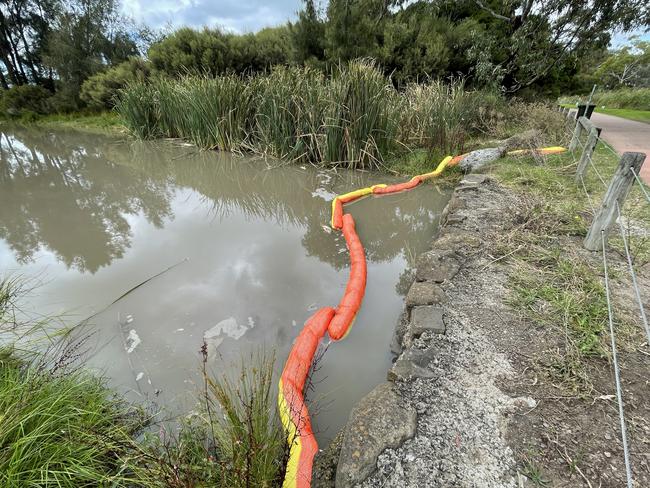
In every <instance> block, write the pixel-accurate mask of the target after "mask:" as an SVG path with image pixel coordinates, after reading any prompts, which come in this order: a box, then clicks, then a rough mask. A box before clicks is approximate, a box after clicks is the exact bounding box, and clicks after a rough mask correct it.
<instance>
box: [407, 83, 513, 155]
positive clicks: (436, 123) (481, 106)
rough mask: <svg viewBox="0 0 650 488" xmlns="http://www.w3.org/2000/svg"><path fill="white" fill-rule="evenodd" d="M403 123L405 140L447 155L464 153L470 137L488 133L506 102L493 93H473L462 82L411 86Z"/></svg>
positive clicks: (408, 89)
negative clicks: (492, 120) (488, 126)
mask: <svg viewBox="0 0 650 488" xmlns="http://www.w3.org/2000/svg"><path fill="white" fill-rule="evenodd" d="M405 99H406V102H407V107H405V108H404V109H403V110H402V111H401V113H402V119H401V121H400V131H402V135H401V140H403V141H408V142H409V143H415V144H416V145H418V146H421V147H426V148H428V149H430V150H433V149H437V150H439V151H442V152H444V153H445V154H451V153H456V152H458V151H460V152H462V151H463V149H464V147H465V142H466V140H467V138H468V137H469V136H470V134H473V133H476V132H477V131H481V130H483V129H487V127H485V126H487V125H491V124H490V122H491V118H492V116H494V114H495V113H496V110H497V109H498V108H500V105H502V104H503V101H502V100H501V99H500V98H499V97H498V96H496V95H494V94H492V93H490V92H469V91H466V90H465V86H464V82H463V81H462V80H458V81H452V82H451V83H449V84H445V83H442V82H441V81H434V82H431V83H427V84H422V85H418V84H410V85H408V86H407V87H406V90H405Z"/></svg>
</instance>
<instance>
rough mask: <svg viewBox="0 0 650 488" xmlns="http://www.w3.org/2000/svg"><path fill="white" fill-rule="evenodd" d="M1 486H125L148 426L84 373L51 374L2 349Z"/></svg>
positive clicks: (0, 365) (101, 385)
mask: <svg viewBox="0 0 650 488" xmlns="http://www.w3.org/2000/svg"><path fill="white" fill-rule="evenodd" d="M0 412H2V413H1V414H0V486H3V487H7V488H13V487H15V488H18V487H24V486H58V487H70V488H76V487H79V486H103V485H106V486H110V485H111V483H113V484H116V485H118V486H119V485H120V484H121V483H122V482H123V481H124V480H125V478H124V475H125V472H124V468H125V466H124V463H123V462H122V460H123V459H125V458H126V457H128V453H129V448H128V447H127V446H128V445H130V443H131V442H132V441H131V439H133V438H134V437H135V436H136V435H137V433H138V432H139V431H140V429H141V428H142V426H143V422H142V417H141V416H139V415H138V414H137V411H136V409H132V408H131V407H129V406H127V405H125V404H123V403H122V402H120V401H119V400H115V399H113V398H112V397H111V394H110V392H109V391H108V390H107V389H106V388H105V386H104V385H103V383H102V381H101V380H99V379H97V378H94V377H92V376H90V375H89V374H86V373H82V372H78V371H77V372H66V373H65V374H52V373H50V372H48V371H46V370H43V369H41V368H39V367H38V365H37V364H30V363H24V362H22V361H20V360H19V359H17V358H16V357H15V356H14V355H13V354H12V352H11V351H10V350H9V349H4V350H1V351H0Z"/></svg>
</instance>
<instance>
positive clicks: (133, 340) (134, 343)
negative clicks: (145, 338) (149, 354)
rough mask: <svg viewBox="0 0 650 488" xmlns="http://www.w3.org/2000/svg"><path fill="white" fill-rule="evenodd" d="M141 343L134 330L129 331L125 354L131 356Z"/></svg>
mask: <svg viewBox="0 0 650 488" xmlns="http://www.w3.org/2000/svg"><path fill="white" fill-rule="evenodd" d="M141 342H142V341H141V340H140V336H138V333H137V332H136V331H135V329H131V330H130V331H129V335H128V336H127V337H126V353H127V354H131V353H132V352H133V351H134V350H135V348H136V347H138V346H139V345H140V343H141Z"/></svg>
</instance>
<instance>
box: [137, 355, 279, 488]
mask: <svg viewBox="0 0 650 488" xmlns="http://www.w3.org/2000/svg"><path fill="white" fill-rule="evenodd" d="M203 352H204V358H206V357H207V348H206V347H205V345H204V348H203ZM204 368H205V359H204ZM204 379H205V387H204V391H203V393H202V396H203V398H202V399H201V402H200V403H201V404H202V407H201V408H200V411H199V413H198V414H197V415H195V416H193V417H191V418H188V419H186V420H185V422H184V423H183V424H182V426H181V428H180V430H179V432H178V434H170V433H168V432H166V431H164V430H161V433H160V435H158V436H155V437H149V438H148V440H147V441H146V442H145V444H144V447H142V455H141V456H140V457H139V458H138V462H137V463H136V464H132V465H131V466H130V468H131V469H132V470H133V473H134V479H136V480H137V481H138V482H139V483H142V484H145V485H146V486H147V487H156V488H185V487H188V486H215V487H220V488H248V487H268V488H272V487H278V488H279V487H280V486H281V485H282V480H283V478H284V471H285V463H286V458H287V450H288V448H287V443H286V440H285V437H284V434H283V431H282V426H281V423H280V420H279V417H278V416H277V413H276V408H275V397H274V395H272V387H273V384H274V382H273V359H272V358H271V357H268V356H264V355H260V356H258V357H251V358H250V360H249V361H247V363H246V364H245V365H242V367H241V371H240V372H239V375H237V376H233V377H232V378H231V377H227V376H222V377H220V378H218V379H215V378H213V377H212V376H210V375H209V374H208V373H207V372H206V371H205V369H204Z"/></svg>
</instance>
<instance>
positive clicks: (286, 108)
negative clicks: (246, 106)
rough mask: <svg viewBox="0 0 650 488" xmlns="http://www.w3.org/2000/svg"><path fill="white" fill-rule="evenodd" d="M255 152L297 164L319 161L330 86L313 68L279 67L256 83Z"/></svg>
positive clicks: (258, 79) (252, 138)
mask: <svg viewBox="0 0 650 488" xmlns="http://www.w3.org/2000/svg"><path fill="white" fill-rule="evenodd" d="M254 90H255V91H256V99H255V123H254V128H253V133H252V137H251V140H252V149H253V150H254V151H256V152H258V153H263V154H270V155H272V156H275V157H278V158H286V159H290V160H294V161H299V162H302V161H305V162H310V161H320V160H321V159H322V154H321V145H322V139H323V133H322V131H323V123H324V120H325V112H326V110H327V103H328V97H327V92H326V90H327V85H326V84H325V80H324V77H323V74H322V73H321V72H319V71H317V70H315V69H311V68H295V67H291V68H288V67H278V68H275V69H274V70H273V71H272V72H271V74H269V75H268V76H261V77H258V78H257V79H256V82H255V88H254Z"/></svg>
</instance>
